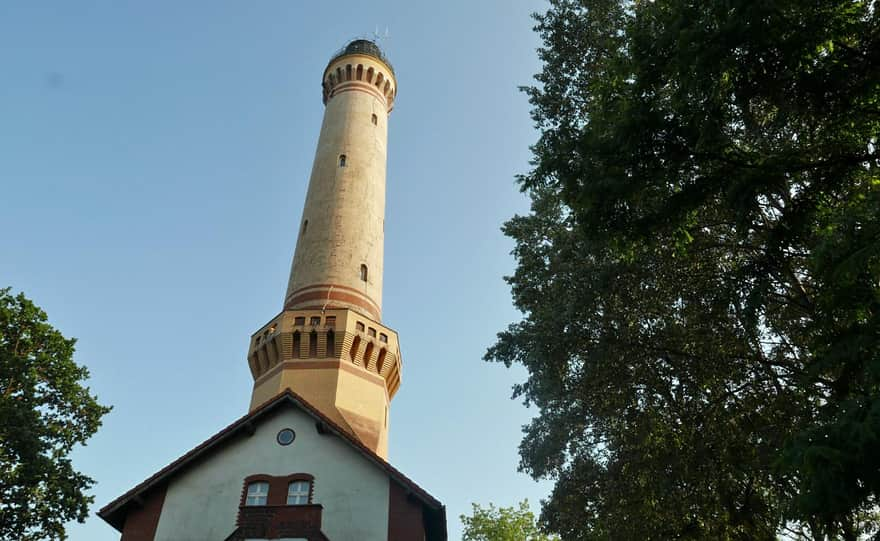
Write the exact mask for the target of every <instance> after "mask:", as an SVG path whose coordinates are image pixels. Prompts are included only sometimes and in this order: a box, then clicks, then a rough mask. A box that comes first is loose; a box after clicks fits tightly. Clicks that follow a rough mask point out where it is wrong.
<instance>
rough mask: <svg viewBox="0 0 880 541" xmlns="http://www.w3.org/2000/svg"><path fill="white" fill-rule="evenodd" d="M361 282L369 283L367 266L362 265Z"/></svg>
mask: <svg viewBox="0 0 880 541" xmlns="http://www.w3.org/2000/svg"><path fill="white" fill-rule="evenodd" d="M361 280H363V281H364V282H366V281H367V266H366V265H361Z"/></svg>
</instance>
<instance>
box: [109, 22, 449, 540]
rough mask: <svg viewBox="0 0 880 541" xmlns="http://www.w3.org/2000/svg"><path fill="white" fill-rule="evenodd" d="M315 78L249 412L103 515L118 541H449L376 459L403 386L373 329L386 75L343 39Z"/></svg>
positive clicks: (416, 497)
mask: <svg viewBox="0 0 880 541" xmlns="http://www.w3.org/2000/svg"><path fill="white" fill-rule="evenodd" d="M322 85H323V89H324V105H325V106H326V108H325V110H324V121H323V124H322V125H321V135H320V137H319V139H318V149H317V151H316V152H315V162H314V165H313V166H312V176H311V179H310V180H309V189H308V193H307V195H306V199H305V205H304V206H303V213H302V218H301V219H300V221H299V224H298V225H297V226H296V228H295V230H294V231H293V234H292V236H293V237H295V238H296V251H295V253H294V256H293V264H292V266H291V270H290V281H289V282H288V285H287V292H286V293H285V295H284V304H283V305H282V310H281V313H280V314H278V315H277V316H275V317H274V318H272V320H271V321H270V322H269V323H267V324H266V325H264V326H263V327H262V328H261V329H260V330H258V331H257V332H256V333H254V335H253V336H252V337H251V341H250V348H249V350H248V365H249V367H250V370H251V374H252V375H253V378H254V387H253V394H252V395H251V404H250V408H249V411H248V413H247V414H245V415H244V416H242V417H241V418H240V419H238V420H236V421H234V422H232V423H231V424H230V425H228V426H226V428H223V429H222V430H220V431H219V432H217V433H216V434H214V435H213V436H211V437H210V438H208V439H207V440H205V441H204V442H202V443H200V444H198V445H197V446H195V447H193V448H192V449H190V450H189V451H187V452H186V453H185V454H183V455H182V456H181V457H180V458H178V459H177V460H175V461H173V462H171V463H170V464H168V465H167V466H165V467H164V468H162V469H161V470H159V471H158V472H156V473H154V474H153V475H151V476H150V477H148V478H147V479H145V480H144V481H143V482H141V483H140V484H138V485H137V486H135V487H134V488H132V489H131V490H129V491H127V492H126V493H124V494H123V495H121V496H120V497H118V498H116V499H115V500H113V501H112V502H110V503H109V504H108V505H106V506H105V507H104V508H102V509H101V511H99V513H98V514H99V515H100V516H101V518H103V519H104V520H106V521H107V523H109V524H110V525H111V526H113V527H114V528H116V529H117V530H118V531H119V532H120V533H121V534H122V539H121V541H179V540H181V539H225V540H226V541H270V540H274V539H289V540H297V539H301V540H306V539H308V540H311V541H319V540H324V541H326V540H328V539H332V540H334V541H355V540H356V541H410V540H414V539H420V540H424V541H447V539H448V535H447V531H446V508H445V507H444V506H443V504H442V503H441V502H440V501H438V500H437V499H436V498H434V497H433V496H431V495H430V494H429V493H428V492H426V491H425V490H424V489H422V488H421V487H419V486H418V485H417V484H415V483H414V482H413V481H412V480H411V479H410V478H408V477H406V476H405V475H403V474H402V473H401V472H400V471H398V470H397V469H396V468H394V467H393V466H391V464H389V463H388V460H387V456H388V406H389V404H390V402H391V398H392V397H393V396H394V393H395V392H396V391H397V389H398V388H399V387H400V348H399V347H398V345H397V333H395V332H394V331H392V330H391V329H389V328H388V327H385V326H384V325H383V324H382V245H383V236H384V216H385V154H386V153H385V147H386V140H387V133H388V124H387V121H388V114H389V113H390V112H391V108H392V106H393V105H394V96H395V94H396V92H397V83H396V80H395V77H394V72H393V71H392V69H391V65H390V64H389V63H388V61H387V60H386V59H385V57H384V56H383V55H382V52H381V51H380V50H379V48H378V47H377V46H376V45H375V44H374V43H372V42H370V41H366V40H355V41H353V42H351V43H349V44H348V45H346V46H345V47H344V48H343V49H342V50H341V51H339V52H338V53H337V54H335V55H334V56H333V58H332V59H331V60H330V63H329V64H327V67H326V68H325V69H324V74H323V77H322ZM292 229H293V228H292Z"/></svg>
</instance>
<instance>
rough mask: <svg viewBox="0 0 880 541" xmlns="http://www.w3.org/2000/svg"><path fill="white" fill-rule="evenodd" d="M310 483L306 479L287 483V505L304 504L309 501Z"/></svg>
mask: <svg viewBox="0 0 880 541" xmlns="http://www.w3.org/2000/svg"><path fill="white" fill-rule="evenodd" d="M311 488H312V487H311V483H309V482H308V481H293V482H292V483H290V484H289V485H287V505H306V504H307V503H309V492H310V491H311Z"/></svg>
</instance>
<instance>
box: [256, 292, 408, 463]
mask: <svg viewBox="0 0 880 541" xmlns="http://www.w3.org/2000/svg"><path fill="white" fill-rule="evenodd" d="M248 364H249V365H250V369H251V374H252V375H253V377H254V389H253V394H252V396H251V404H250V409H251V410H253V409H255V408H257V407H258V406H260V405H261V404H263V403H264V402H265V401H267V400H269V399H270V398H272V397H274V396H275V395H277V394H278V393H280V392H282V391H284V390H285V389H291V390H292V391H294V392H295V393H297V394H298V395H300V396H302V397H303V398H304V399H306V400H307V401H308V402H309V403H310V404H312V405H313V406H315V407H316V408H318V409H319V410H320V411H321V412H322V413H324V414H325V415H327V416H328V417H330V418H331V419H332V420H333V421H335V422H336V423H338V424H339V425H340V426H342V427H343V428H345V429H346V430H348V431H349V432H350V433H351V434H352V435H353V436H355V437H356V438H357V439H358V440H359V441H360V442H361V443H363V444H364V445H365V446H366V447H367V448H368V449H370V450H372V451H374V452H375V453H376V454H378V455H379V456H381V457H383V458H387V455H388V406H389V404H390V402H391V399H392V398H393V396H394V394H395V393H396V392H397V389H398V388H399V387H400V348H399V345H398V341H397V333H396V332H394V331H393V330H391V329H388V328H387V327H384V326H383V325H381V324H379V323H377V322H376V321H373V320H372V319H370V318H367V317H365V316H363V315H362V314H360V313H358V312H355V311H354V310H350V309H329V310H325V311H323V312H321V311H320V310H285V311H284V312H281V314H279V315H278V316H277V317H275V318H274V319H273V320H272V321H270V322H269V323H267V324H266V325H265V326H264V327H263V328H262V329H260V330H259V331H258V332H256V333H255V334H254V335H253V337H252V338H251V345H250V349H249V351H248Z"/></svg>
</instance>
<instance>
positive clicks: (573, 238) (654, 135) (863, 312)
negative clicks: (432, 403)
mask: <svg viewBox="0 0 880 541" xmlns="http://www.w3.org/2000/svg"><path fill="white" fill-rule="evenodd" d="M878 9H880V5H877V4H876V3H875V2H873V1H857V0H834V1H826V2H794V1H790V0H789V1H785V0H783V1H777V2H756V1H751V0H731V1H725V2H692V1H680V0H656V1H636V2H625V1H614V0H581V1H576V0H551V6H550V8H549V10H548V11H547V12H546V13H544V14H540V15H537V16H536V19H537V26H536V31H537V32H538V33H539V34H540V35H541V37H542V39H543V46H542V48H541V49H539V55H540V57H541V60H542V61H543V71H542V72H541V73H540V74H539V75H538V76H537V80H538V83H539V85H538V86H536V87H533V88H528V89H526V91H527V93H528V95H529V97H530V101H531V103H532V105H533V117H534V119H535V121H536V124H537V126H538V128H539V129H540V132H541V136H540V139H539V141H538V142H537V144H536V145H535V146H534V147H533V153H534V159H533V169H532V171H531V172H530V173H528V174H527V175H524V176H522V177H521V178H520V179H519V182H520V183H521V186H522V189H523V190H525V191H527V192H528V193H529V195H530V196H531V199H532V210H531V213H530V214H529V215H527V216H516V217H514V218H513V219H511V220H510V221H509V222H508V223H507V224H506V225H505V227H504V231H505V233H506V234H507V235H509V236H510V237H512V238H513V239H514V240H515V242H516V247H515V250H514V254H515V256H516V258H517V261H518V267H517V269H516V272H515V274H514V275H513V276H511V277H509V278H508V281H509V283H510V284H511V286H512V291H513V297H514V301H515V303H516V305H517V307H518V308H519V309H520V310H522V312H523V313H524V314H525V317H524V320H523V321H521V322H519V323H515V324H513V325H511V326H510V327H509V328H508V329H507V330H506V331H505V332H502V333H500V334H499V337H498V341H497V343H496V344H495V345H494V346H493V347H492V348H491V349H490V350H489V352H488V353H487V355H486V357H487V359H489V360H495V361H500V362H503V363H505V364H507V365H508V366H509V365H510V364H512V363H520V364H522V365H524V366H525V367H526V368H527V370H528V373H529V376H528V379H527V380H526V381H525V382H524V383H522V384H520V385H518V386H517V387H515V389H514V395H515V396H516V397H521V398H523V399H524V400H525V401H526V402H527V403H531V404H534V405H536V406H537V407H538V409H539V415H538V416H537V417H536V418H535V419H534V420H533V421H532V422H531V424H530V425H529V426H527V427H526V429H525V437H524V439H523V441H522V444H521V447H520V452H521V458H522V461H521V468H522V469H523V470H524V471H526V472H528V473H530V474H531V475H533V476H534V477H536V478H541V477H549V478H554V479H555V480H556V486H555V489H554V491H553V494H552V496H551V498H550V499H549V500H548V501H547V502H546V504H545V506H544V509H543V515H542V517H543V520H544V521H545V522H546V523H547V524H548V525H549V527H550V529H551V530H552V531H556V532H559V533H560V534H561V535H562V538H563V539H566V540H569V539H571V540H575V539H576V540H586V539H721V540H723V539H775V538H776V537H777V536H778V535H780V534H781V533H782V532H787V535H789V536H793V537H804V538H813V539H824V538H843V539H856V538H857V537H858V536H860V535H864V534H867V533H870V532H872V531H876V529H877V526H878V521H877V518H876V516H875V510H876V508H877V505H878V503H880V502H878V496H880V392H878V391H880V212H878V211H880V161H878V156H880V154H878V149H877V145H878V141H877V139H878V136H880V12H878Z"/></svg>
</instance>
